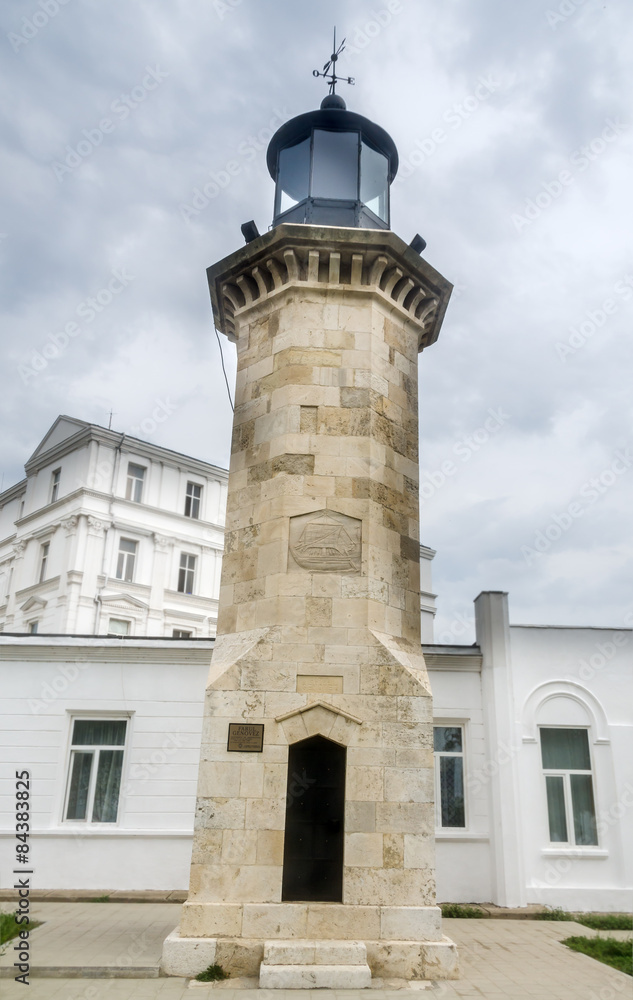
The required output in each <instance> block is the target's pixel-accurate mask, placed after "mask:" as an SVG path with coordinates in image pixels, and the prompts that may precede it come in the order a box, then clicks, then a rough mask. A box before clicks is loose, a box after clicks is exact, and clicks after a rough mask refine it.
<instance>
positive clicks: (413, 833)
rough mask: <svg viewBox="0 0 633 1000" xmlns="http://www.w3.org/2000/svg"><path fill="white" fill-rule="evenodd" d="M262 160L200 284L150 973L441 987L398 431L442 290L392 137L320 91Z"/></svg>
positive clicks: (426, 733)
mask: <svg viewBox="0 0 633 1000" xmlns="http://www.w3.org/2000/svg"><path fill="white" fill-rule="evenodd" d="M267 163H268V169H269V171H270V173H271V175H272V177H273V179H274V180H275V182H276V194H275V208H274V220H273V225H272V228H271V229H270V231H269V232H267V233H266V234H265V235H263V236H255V238H253V239H252V240H251V241H250V242H248V243H247V245H246V246H245V247H243V248H242V249H240V250H238V251H236V252H235V253H234V254H232V255H231V256H229V257H227V258H225V259H224V260H222V261H220V262H219V263H217V264H214V265H212V266H211V267H210V268H209V270H208V279H209V287H210V291H211V300H212V303H213V314H214V318H215V323H216V326H217V328H218V330H220V331H221V332H222V333H223V334H225V335H226V336H227V337H228V338H229V339H230V340H232V341H234V342H235V343H236V345H237V355H238V372H237V387H236V405H235V419H234V424H233V442H232V453H231V467H230V476H229V492H228V507H227V521H226V536H225V554H224V561H223V566H222V582H221V591H220V610H219V618H218V634H217V640H216V644H215V649H214V652H213V660H212V664H211V671H210V675H209V681H208V687H207V692H206V702H205V712H204V728H203V735H202V748H201V759H200V774H199V785H198V801H197V810H196V819H195V836H194V845H193V856H192V865H191V885H190V891H189V897H188V900H187V902H186V903H185V904H184V909H183V916H182V921H181V924H180V927H179V929H178V930H177V931H175V932H174V934H172V935H171V936H170V938H168V939H167V942H166V944H165V952H164V956H163V968H164V970H165V971H166V972H168V973H172V974H180V975H183V974H189V975H191V974H195V973H197V972H199V971H200V970H201V969H203V968H205V967H206V966H207V965H209V964H210V963H212V962H217V963H218V964H220V965H222V966H223V967H224V968H225V969H226V970H227V971H228V972H230V973H231V974H233V975H247V976H258V977H259V983H260V986H262V987H270V988H275V987H288V988H293V987H294V988H296V987H314V986H317V987H318V986H326V987H327V986H329V987H335V988H344V987H358V986H368V985H369V984H370V978H371V976H372V975H373V976H375V977H381V976H390V977H391V976H393V977H402V978H406V979H428V978H433V979H437V978H452V977H454V976H456V975H457V962H456V950H455V946H454V945H453V943H452V942H451V941H449V940H448V939H447V938H445V937H443V936H442V931H441V912H440V910H439V908H438V907H437V906H436V905H435V877H434V876H435V865H434V806H433V759H432V748H433V739H432V702H431V692H430V689H429V684H428V679H427V673H426V668H425V664H424V658H423V655H422V651H421V645H420V583H419V553H420V543H419V523H418V518H419V514H418V475H419V472H418V420H417V370H418V353H419V352H420V351H421V350H423V349H424V348H426V347H428V346H429V345H430V344H432V343H434V341H435V340H436V339H437V336H438V333H439V330H440V326H441V322H442V318H443V315H444V311H445V309H446V305H447V302H448V298H449V295H450V291H451V285H450V284H449V282H447V281H446V279H445V278H443V277H442V276H441V275H440V274H438V272H437V271H435V270H434V269H433V268H432V267H431V265H430V264H428V263H427V262H426V261H425V260H423V259H422V258H421V257H420V255H419V254H418V253H417V252H416V251H415V250H414V249H413V248H412V247H411V246H408V245H407V244H406V243H404V242H403V241H402V240H401V239H400V238H399V237H398V236H396V235H395V233H393V232H392V231H391V230H390V228H389V224H390V214H389V197H390V184H391V181H392V180H393V178H394V176H395V174H396V171H397V167H398V154H397V151H396V148H395V146H394V143H393V141H392V140H391V138H390V137H389V136H388V135H387V133H386V132H385V131H384V130H383V129H382V128H380V127H379V126H377V125H375V124H374V123H372V122H371V121H369V120H368V119H367V118H364V117H362V116H360V115H358V114H354V113H352V112H350V111H348V110H347V109H346V107H345V102H344V101H343V100H342V98H340V97H339V96H338V95H336V94H334V93H333V94H331V95H330V96H328V97H326V98H325V100H324V101H323V103H322V104H321V108H320V110H318V111H313V112H310V113H308V114H304V115H301V116H299V117H298V118H295V119H293V120H292V121H289V122H287V123H286V124H285V125H283V126H282V128H281V129H280V130H279V131H278V132H277V134H276V135H275V136H274V137H273V139H272V140H271V143H270V146H269V148H268V154H267ZM251 235H253V234H251Z"/></svg>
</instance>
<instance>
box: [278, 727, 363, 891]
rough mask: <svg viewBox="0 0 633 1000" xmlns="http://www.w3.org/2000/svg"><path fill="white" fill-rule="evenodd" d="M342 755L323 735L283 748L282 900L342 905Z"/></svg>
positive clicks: (343, 795) (343, 811)
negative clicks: (285, 780)
mask: <svg viewBox="0 0 633 1000" xmlns="http://www.w3.org/2000/svg"><path fill="white" fill-rule="evenodd" d="M346 753H347V752H346V749H345V747H342V746H339V744H338V743H333V742H332V740H327V739H325V737H324V736H311V737H310V738H309V739H307V740H301V742H300V743H293V744H292V745H291V746H290V747H289V748H288V788H287V795H286V833H285V839H284V870H283V882H282V890H281V898H282V899H283V900H310V901H313V902H327V903H341V902H342V901H343V833H344V827H345V823H344V814H345V760H346Z"/></svg>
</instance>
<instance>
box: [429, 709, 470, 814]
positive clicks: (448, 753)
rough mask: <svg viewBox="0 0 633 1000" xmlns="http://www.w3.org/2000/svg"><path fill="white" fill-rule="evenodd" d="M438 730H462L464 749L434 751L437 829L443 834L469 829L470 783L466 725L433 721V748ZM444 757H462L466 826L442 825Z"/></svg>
mask: <svg viewBox="0 0 633 1000" xmlns="http://www.w3.org/2000/svg"><path fill="white" fill-rule="evenodd" d="M436 729H460V730H461V733H462V749H461V750H460V751H452V750H435V749H434V750H433V766H434V773H435V829H436V830H438V831H442V832H449V833H450V832H455V831H457V830H462V831H464V830H467V829H468V796H467V794H466V793H467V789H468V782H467V775H466V724H465V722H464V721H463V720H462V721H457V722H455V721H452V720H448V721H445V720H443V719H433V746H434V747H435V730H436ZM442 757H461V760H462V784H463V788H464V825H463V826H443V825H442V781H441V775H440V767H441V765H440V760H441V758H442Z"/></svg>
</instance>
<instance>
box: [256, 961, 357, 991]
mask: <svg viewBox="0 0 633 1000" xmlns="http://www.w3.org/2000/svg"><path fill="white" fill-rule="evenodd" d="M370 986H371V971H370V969H369V966H368V965H264V963H263V962H262V964H261V966H260V969H259V988H260V989H262V990H263V989H268V990H313V989H329V990H363V989H368V988H369V987H370Z"/></svg>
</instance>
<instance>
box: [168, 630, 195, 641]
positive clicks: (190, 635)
mask: <svg viewBox="0 0 633 1000" xmlns="http://www.w3.org/2000/svg"><path fill="white" fill-rule="evenodd" d="M176 632H186V633H187V634H186V635H176ZM171 637H172V639H193V629H184V628H173V629H172V630H171Z"/></svg>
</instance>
